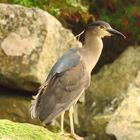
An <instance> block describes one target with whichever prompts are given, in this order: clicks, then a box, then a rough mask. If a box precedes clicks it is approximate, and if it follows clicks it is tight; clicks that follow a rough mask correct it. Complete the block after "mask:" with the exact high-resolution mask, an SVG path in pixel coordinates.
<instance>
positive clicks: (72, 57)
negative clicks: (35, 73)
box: [31, 48, 80, 118]
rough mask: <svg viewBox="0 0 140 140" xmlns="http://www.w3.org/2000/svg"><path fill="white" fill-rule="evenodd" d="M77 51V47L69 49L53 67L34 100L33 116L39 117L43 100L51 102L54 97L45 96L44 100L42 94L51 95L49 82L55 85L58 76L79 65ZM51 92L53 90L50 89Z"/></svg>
mask: <svg viewBox="0 0 140 140" xmlns="http://www.w3.org/2000/svg"><path fill="white" fill-rule="evenodd" d="M77 52H78V50H77V48H71V49H69V50H68V51H67V52H65V53H64V55H63V56H62V57H61V58H60V59H59V60H58V61H57V62H56V63H55V65H54V66H53V67H52V69H51V71H50V73H49V75H48V77H47V79H46V81H45V82H44V84H43V85H42V86H41V87H40V89H39V92H38V94H37V95H36V96H35V97H34V100H33V101H32V107H31V117H32V118H37V117H38V116H39V111H38V110H39V108H40V107H39V106H41V104H42V102H45V101H46V102H47V103H48V102H50V99H52V97H45V101H42V100H43V99H42V96H44V95H49V96H50V94H49V93H47V92H46V91H45V90H46V89H47V87H48V84H49V83H51V85H52V86H53V87H54V85H55V84H56V82H54V79H55V81H57V79H56V76H58V75H60V74H61V73H63V72H65V71H67V70H69V69H71V68H72V67H75V66H76V65H78V63H79V62H80V55H79V54H78V53H77ZM52 81H53V84H52ZM49 92H53V91H50V90H49ZM41 99H42V100H41ZM47 99H48V101H47ZM51 102H54V101H51ZM48 112H49V111H48Z"/></svg>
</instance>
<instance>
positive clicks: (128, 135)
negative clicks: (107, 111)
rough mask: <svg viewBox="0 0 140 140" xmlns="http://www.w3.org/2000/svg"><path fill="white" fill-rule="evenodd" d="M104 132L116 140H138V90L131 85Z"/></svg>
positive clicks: (139, 130) (139, 131) (139, 101)
mask: <svg viewBox="0 0 140 140" xmlns="http://www.w3.org/2000/svg"><path fill="white" fill-rule="evenodd" d="M106 132H107V133H108V134H112V135H115V137H116V138H117V140H139V139H140V88H138V87H136V86H134V85H132V86H130V87H129V90H128V93H127V95H126V97H125V99H124V100H123V102H122V103H121V105H120V106H119V108H118V109H117V110H116V111H115V113H114V115H113V116H112V118H111V120H110V122H109V124H108V126H107V128H106Z"/></svg>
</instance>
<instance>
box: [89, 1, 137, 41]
mask: <svg viewBox="0 0 140 140" xmlns="http://www.w3.org/2000/svg"><path fill="white" fill-rule="evenodd" d="M139 5H140V1H139V0H129V1H127V0H124V1H122V0H103V1H102V2H99V1H98V2H97V1H96V2H95V3H92V6H91V7H90V11H91V13H92V14H96V16H97V18H99V19H102V20H105V21H107V22H109V23H110V24H113V25H115V26H116V27H117V28H118V29H120V30H121V31H123V32H124V33H125V34H126V36H133V37H134V38H135V39H136V40H140V6H139ZM100 7H102V8H100ZM95 11H96V12H95Z"/></svg>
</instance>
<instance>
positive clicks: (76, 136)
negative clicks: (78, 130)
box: [60, 132, 84, 140]
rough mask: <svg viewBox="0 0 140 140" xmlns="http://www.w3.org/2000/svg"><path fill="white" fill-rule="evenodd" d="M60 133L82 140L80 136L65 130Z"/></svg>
mask: <svg viewBox="0 0 140 140" xmlns="http://www.w3.org/2000/svg"><path fill="white" fill-rule="evenodd" d="M60 135H61V136H66V137H72V138H74V139H75V140H84V138H83V137H80V136H78V135H76V134H75V133H65V132H61V133H60Z"/></svg>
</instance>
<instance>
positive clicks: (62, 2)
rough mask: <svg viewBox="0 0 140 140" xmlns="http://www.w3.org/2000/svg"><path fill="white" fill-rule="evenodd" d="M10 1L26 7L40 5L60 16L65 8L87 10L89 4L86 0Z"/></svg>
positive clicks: (73, 10) (71, 11)
mask: <svg viewBox="0 0 140 140" xmlns="http://www.w3.org/2000/svg"><path fill="white" fill-rule="evenodd" d="M9 2H10V3H15V4H20V5H23V6H26V7H32V6H33V7H39V8H41V9H44V10H47V11H48V12H50V13H51V14H52V15H54V16H56V17H59V16H60V14H61V12H62V11H63V9H67V11H69V13H73V12H75V11H79V12H87V11H88V5H87V1H86V0H58V1H57V0H9Z"/></svg>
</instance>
